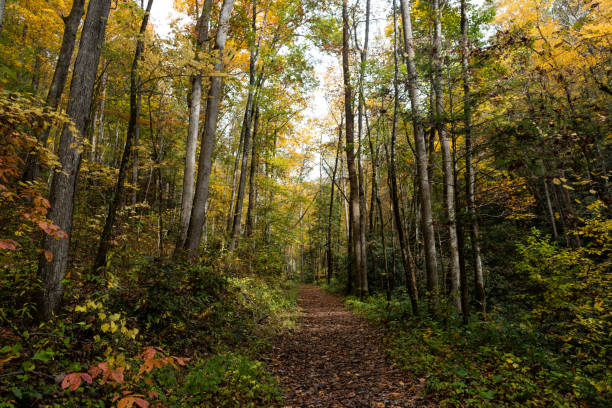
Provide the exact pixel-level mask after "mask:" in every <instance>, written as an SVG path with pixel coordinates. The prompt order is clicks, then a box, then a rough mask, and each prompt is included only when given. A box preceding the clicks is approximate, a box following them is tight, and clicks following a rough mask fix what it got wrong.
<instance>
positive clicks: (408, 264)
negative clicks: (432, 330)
mask: <svg viewBox="0 0 612 408" xmlns="http://www.w3.org/2000/svg"><path fill="white" fill-rule="evenodd" d="M393 27H394V30H395V31H394V40H393V46H394V53H393V59H394V63H395V71H394V80H393V89H394V98H395V101H394V106H393V125H392V128H391V155H390V156H391V157H389V159H388V160H389V170H388V171H389V174H388V178H389V187H390V190H391V191H390V193H391V203H392V206H393V217H394V220H395V227H396V229H397V236H398V239H399V246H400V252H401V256H402V264H403V265H404V273H405V275H406V287H407V288H408V293H409V294H410V303H411V305H412V313H413V314H414V315H418V310H419V308H418V298H419V295H418V290H417V286H416V276H415V273H414V269H415V268H414V263H413V260H412V256H408V252H409V251H410V245H409V244H407V243H406V242H405V240H404V228H403V223H402V217H401V213H400V207H399V197H398V192H397V177H396V175H395V140H396V137H397V117H398V114H399V81H398V74H399V73H398V71H399V67H398V60H397V32H398V30H397V28H398V27H397V13H396V7H395V0H394V1H393Z"/></svg>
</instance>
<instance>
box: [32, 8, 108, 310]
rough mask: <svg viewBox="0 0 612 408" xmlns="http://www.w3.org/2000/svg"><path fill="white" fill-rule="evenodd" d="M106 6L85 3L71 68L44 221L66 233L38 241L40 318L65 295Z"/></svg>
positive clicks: (57, 304) (55, 307)
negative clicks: (64, 120)
mask: <svg viewBox="0 0 612 408" xmlns="http://www.w3.org/2000/svg"><path fill="white" fill-rule="evenodd" d="M110 4H111V0H99V1H96V2H93V3H92V4H90V5H89V8H88V9H87V17H86V18H85V23H84V25H83V32H82V34H81V41H80V44H79V52H78V55H77V59H76V62H75V64H74V75H73V79H72V84H71V86H70V96H69V99H68V107H67V110H66V113H67V115H68V117H70V119H72V122H73V124H74V126H72V124H71V125H68V124H66V125H64V127H63V129H62V134H61V137H60V146H59V150H58V157H59V160H60V163H61V170H60V171H57V172H55V173H54V175H53V181H52V182H51V190H50V200H49V202H50V204H51V208H50V210H49V219H50V220H51V221H52V222H53V223H54V224H55V225H57V226H58V227H59V228H61V229H62V230H63V231H64V232H65V233H66V234H68V237H66V238H62V239H55V237H52V236H49V235H45V237H44V238H43V243H42V249H43V253H42V254H41V256H40V260H39V264H38V272H39V274H40V276H41V279H42V294H41V297H40V305H39V313H40V316H41V318H42V319H45V320H48V319H50V318H51V317H52V315H53V312H54V311H55V310H56V309H57V307H58V306H59V304H60V301H61V298H62V294H63V291H64V287H63V284H62V280H63V279H64V277H65V276H66V269H67V267H68V254H69V247H70V241H69V240H70V234H71V233H72V220H73V212H74V199H75V193H76V186H77V182H78V175H79V169H80V165H81V140H82V139H81V138H82V137H83V136H84V135H85V130H86V129H87V120H88V118H89V111H90V108H91V103H92V95H93V90H94V82H95V79H96V72H97V70H98V63H99V61H100V51H101V49H102V44H103V43H104V34H105V30H106V22H107V19H108V13H109V10H110ZM73 130H74V132H73ZM49 254H51V255H52V259H51V260H50V261H49V260H47V257H46V256H45V255H49Z"/></svg>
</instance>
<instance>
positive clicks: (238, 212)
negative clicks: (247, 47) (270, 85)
mask: <svg viewBox="0 0 612 408" xmlns="http://www.w3.org/2000/svg"><path fill="white" fill-rule="evenodd" d="M252 14H253V16H252V20H251V30H252V31H253V36H256V33H257V0H253V7H252ZM250 54H251V55H250V61H249V91H248V97H247V104H246V108H245V112H244V121H243V122H242V136H241V137H242V138H243V143H244V144H243V150H242V163H241V167H240V180H239V183H238V191H237V194H236V204H235V205H234V218H233V220H232V228H231V230H230V236H229V239H230V244H229V250H230V251H233V250H234V248H235V247H236V239H237V237H238V235H240V225H241V218H242V207H243V204H244V192H245V188H246V176H247V171H248V170H247V165H248V158H249V143H250V138H251V125H252V122H253V121H252V119H253V112H254V111H255V109H256V104H257V102H256V101H255V99H256V95H255V94H256V91H257V89H256V88H257V87H258V85H260V84H259V83H258V81H257V60H258V56H259V41H257V42H256V43H254V44H253V45H252V46H251V52H250Z"/></svg>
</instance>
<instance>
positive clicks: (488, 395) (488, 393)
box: [478, 390, 495, 399]
mask: <svg viewBox="0 0 612 408" xmlns="http://www.w3.org/2000/svg"><path fill="white" fill-rule="evenodd" d="M478 395H479V396H480V398H484V399H493V398H495V391H493V390H487V391H480V392H479V393H478Z"/></svg>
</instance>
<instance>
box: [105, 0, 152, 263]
mask: <svg viewBox="0 0 612 408" xmlns="http://www.w3.org/2000/svg"><path fill="white" fill-rule="evenodd" d="M151 6H153V0H149V1H148V3H147V9H146V10H145V14H144V17H143V18H142V23H141V25H140V31H139V32H138V38H139V39H138V41H137V43H136V52H135V53H134V60H133V61H132V69H131V71H130V119H129V122H128V128H127V135H126V137H125V147H124V149H123V155H122V156H121V164H120V166H119V176H118V178H117V185H116V186H115V191H114V194H113V200H112V201H111V204H110V206H109V208H108V215H107V216H106V222H105V223H104V230H103V231H102V236H101V237H100V244H99V245H98V253H97V255H96V260H95V262H94V265H93V269H94V271H97V270H98V269H99V268H103V267H104V266H105V265H106V256H107V255H108V251H109V249H110V241H111V236H112V232H113V226H114V225H115V218H116V216H117V211H118V210H119V206H120V205H121V199H122V198H123V190H124V189H125V179H126V178H127V175H128V165H129V162H130V157H131V155H132V144H133V142H134V135H135V134H136V128H137V127H138V116H139V115H140V111H139V106H138V93H139V92H140V87H139V85H140V84H139V78H138V63H139V62H140V58H141V56H142V53H143V51H144V40H143V39H142V36H143V35H144V33H145V31H146V29H147V24H148V23H149V15H150V12H151ZM160 188H161V186H160Z"/></svg>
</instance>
